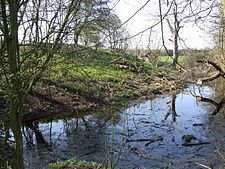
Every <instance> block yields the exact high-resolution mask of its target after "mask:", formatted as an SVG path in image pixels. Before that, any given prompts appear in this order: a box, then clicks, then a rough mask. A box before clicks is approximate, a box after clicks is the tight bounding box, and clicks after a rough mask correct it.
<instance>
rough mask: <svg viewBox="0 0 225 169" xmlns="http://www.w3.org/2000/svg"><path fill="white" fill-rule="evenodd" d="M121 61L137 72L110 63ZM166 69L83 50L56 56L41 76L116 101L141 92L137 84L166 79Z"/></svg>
mask: <svg viewBox="0 0 225 169" xmlns="http://www.w3.org/2000/svg"><path fill="white" fill-rule="evenodd" d="M118 58H124V59H125V60H126V61H127V62H129V63H130V64H132V65H135V67H136V68H137V69H138V71H135V70H131V69H121V68H119V67H118V66H116V65H115V64H113V61H114V60H115V59H118ZM168 75H169V70H168V69H165V68H160V69H159V68H156V67H154V66H153V65H151V64H148V63H143V62H141V61H137V60H136V58H135V57H132V56H127V55H126V56H121V55H118V54H114V53H111V52H106V51H99V52H96V51H93V50H90V49H87V50H86V51H83V52H82V53H76V54H69V55H65V54H62V53H61V54H57V55H55V57H54V59H53V60H52V64H51V67H49V70H48V71H47V73H46V74H45V77H46V78H47V79H49V80H52V81H56V82H57V83H60V84H62V85H64V86H69V87H70V88H73V90H75V91H79V93H81V94H82V93H85V96H87V95H92V96H93V97H96V98H98V97H100V98H107V99H108V100H120V99H122V98H128V97H132V96H133V95H134V93H137V92H139V93H140V92H144V90H143V89H138V85H140V86H141V84H145V85H146V86H148V85H150V84H151V83H152V80H153V79H154V77H156V76H168Z"/></svg>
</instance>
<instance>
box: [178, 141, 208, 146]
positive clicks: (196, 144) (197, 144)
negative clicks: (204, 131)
mask: <svg viewBox="0 0 225 169" xmlns="http://www.w3.org/2000/svg"><path fill="white" fill-rule="evenodd" d="M204 144H210V142H198V143H183V144H182V146H199V145H204Z"/></svg>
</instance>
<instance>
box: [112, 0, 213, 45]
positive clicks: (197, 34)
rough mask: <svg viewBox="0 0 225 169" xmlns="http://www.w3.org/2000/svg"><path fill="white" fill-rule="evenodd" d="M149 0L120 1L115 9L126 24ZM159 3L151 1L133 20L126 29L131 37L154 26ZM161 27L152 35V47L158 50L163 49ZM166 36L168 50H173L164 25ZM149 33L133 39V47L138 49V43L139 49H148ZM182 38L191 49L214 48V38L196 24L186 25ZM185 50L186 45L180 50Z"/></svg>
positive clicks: (167, 30)
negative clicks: (154, 15) (153, 16)
mask: <svg viewBox="0 0 225 169" xmlns="http://www.w3.org/2000/svg"><path fill="white" fill-rule="evenodd" d="M146 1H147V0H120V1H119V3H118V5H117V6H116V8H115V11H116V13H117V15H118V16H119V17H120V18H121V20H122V21H123V22H124V21H126V20H127V19H128V18H130V17H131V16H132V15H133V14H134V13H135V12H136V11H137V10H138V9H139V8H140V7H141V6H143V5H144V4H145V3H146ZM157 2H158V1H155V0H151V1H150V2H149V3H148V5H147V6H146V7H145V8H143V9H142V10H141V11H140V12H139V13H138V14H137V15H136V16H135V17H134V18H132V19H131V20H130V21H129V22H128V23H127V24H126V28H127V30H128V31H129V33H130V35H134V34H136V33H138V32H140V31H142V30H144V29H146V28H148V27H150V26H152V25H153V24H154V23H155V22H156V21H155V20H153V19H152V16H150V15H152V14H154V13H155V14H156V13H159V12H158V9H159V7H158V3H157ZM160 28H161V27H160V25H159V26H156V27H155V28H154V29H153V32H152V33H151V37H152V38H151V47H152V48H158V47H161V45H162V43H161V42H160V39H161V31H160ZM164 29H165V30H164V31H165V32H164V34H165V42H166V46H167V47H168V48H172V43H171V42H170V41H169V39H170V38H171V37H172V35H171V33H170V31H169V29H168V24H167V23H166V22H165V23H164ZM149 32H150V31H147V32H146V33H144V34H143V35H142V37H141V36H137V37H136V38H133V39H131V40H130V41H131V43H132V47H134V48H135V47H136V44H137V43H138V47H146V46H147V44H148V37H149ZM180 36H181V38H182V39H184V40H185V44H186V46H187V47H189V48H193V49H202V48H206V47H212V46H213V39H212V37H211V36H210V35H209V34H207V33H205V32H204V31H202V30H201V29H199V28H198V27H197V26H195V25H194V24H191V23H190V24H185V27H184V28H181V30H180ZM182 46H183V48H185V46H184V45H180V46H179V48H182Z"/></svg>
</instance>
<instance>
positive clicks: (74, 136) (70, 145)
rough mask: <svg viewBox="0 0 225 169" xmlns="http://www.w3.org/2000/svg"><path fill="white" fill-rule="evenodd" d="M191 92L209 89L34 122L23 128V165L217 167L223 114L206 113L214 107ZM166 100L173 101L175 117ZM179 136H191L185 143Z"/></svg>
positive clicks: (224, 157) (224, 143)
mask: <svg viewBox="0 0 225 169" xmlns="http://www.w3.org/2000/svg"><path fill="white" fill-rule="evenodd" d="M193 95H201V96H204V97H207V98H213V97H214V90H213V89H212V88H210V87H208V86H204V87H201V88H199V87H197V86H195V85H192V84H190V85H188V87H187V88H186V89H184V90H183V91H182V92H181V93H179V94H176V95H164V96H158V97H156V98H155V99H152V100H146V101H137V102H135V103H133V104H130V105H129V106H128V107H127V108H126V109H124V110H123V111H121V112H114V113H105V114H102V113H101V114H100V113H99V114H92V115H88V116H85V117H83V118H71V119H66V120H65V119H62V120H57V121H53V122H49V123H39V124H36V126H33V128H32V129H33V130H32V129H30V128H26V129H24V135H25V136H26V139H25V138H24V139H25V140H26V141H29V143H30V144H26V145H25V147H24V150H25V152H24V154H25V164H26V168H29V169H36V168H48V167H46V166H47V164H48V163H50V162H56V161H61V160H66V159H70V158H74V159H78V160H87V161H96V162H99V163H102V162H103V161H104V162H106V163H108V164H111V165H112V166H114V167H115V168H123V169H132V168H146V169H150V168H178V169H179V168H205V167H206V166H208V167H214V168H222V169H223V168H225V165H224V163H225V120H224V116H223V115H222V114H224V112H220V114H219V115H217V116H212V115H211V113H212V112H213V110H214V107H213V106H212V105H210V104H208V103H204V102H197V101H196V98H195V97H194V96H193ZM171 100H172V101H175V102H174V105H175V112H176V114H177V116H174V107H173V108H172V107H171V105H172V104H171ZM166 117H167V118H166ZM185 135H191V136H194V137H195V139H193V140H191V141H190V142H185V141H184V140H183V139H184V136H185ZM182 137H183V139H182ZM146 139H147V140H146ZM199 143H200V144H199ZM201 143H203V144H201ZM204 143H207V144H204ZM187 144H188V146H185V145H187ZM192 144H193V145H192ZM30 145H32V146H30ZM204 166H205V167H204Z"/></svg>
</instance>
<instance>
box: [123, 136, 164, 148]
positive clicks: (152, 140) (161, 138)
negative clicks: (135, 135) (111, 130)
mask: <svg viewBox="0 0 225 169" xmlns="http://www.w3.org/2000/svg"><path fill="white" fill-rule="evenodd" d="M161 140H163V137H162V136H159V137H155V138H149V139H136V140H129V139H127V140H126V141H127V142H148V143H146V144H145V146H148V145H149V144H150V143H153V142H155V141H161Z"/></svg>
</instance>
